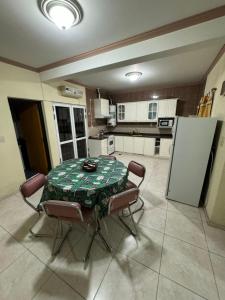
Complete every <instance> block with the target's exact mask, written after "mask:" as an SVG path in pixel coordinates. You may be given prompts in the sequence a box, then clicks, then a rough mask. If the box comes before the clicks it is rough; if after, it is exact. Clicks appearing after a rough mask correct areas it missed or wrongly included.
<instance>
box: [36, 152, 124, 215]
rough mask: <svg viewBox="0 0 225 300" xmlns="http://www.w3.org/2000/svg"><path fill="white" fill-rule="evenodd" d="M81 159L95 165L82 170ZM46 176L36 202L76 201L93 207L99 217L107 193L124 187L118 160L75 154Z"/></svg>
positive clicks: (105, 208) (105, 213)
mask: <svg viewBox="0 0 225 300" xmlns="http://www.w3.org/2000/svg"><path fill="white" fill-rule="evenodd" d="M85 160H88V161H91V162H92V163H95V164H96V165H97V168H96V170H95V171H94V172H87V171H85V170H83V168H82V167H83V164H84V161H85ZM47 179H48V180H47V183H46V185H45V187H44V189H43V193H42V197H41V200H40V204H39V205H41V203H42V202H43V201H47V200H61V201H71V202H78V203H80V205H81V207H82V206H83V207H87V208H95V209H97V211H98V215H99V217H103V216H105V215H107V211H108V201H109V198H110V196H112V195H114V194H117V193H119V192H122V191H124V190H125V187H126V183H127V180H128V169H127V167H126V166H125V165H124V164H123V163H122V162H121V161H119V160H109V159H107V158H103V157H92V158H88V159H85V158H80V159H79V158H78V159H72V160H67V161H65V162H63V163H62V164H60V165H58V166H57V167H55V168H53V169H52V170H51V171H50V172H49V174H48V176H47Z"/></svg>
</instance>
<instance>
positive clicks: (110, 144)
mask: <svg viewBox="0 0 225 300" xmlns="http://www.w3.org/2000/svg"><path fill="white" fill-rule="evenodd" d="M114 152H115V137H114V135H109V136H108V154H112V153H114Z"/></svg>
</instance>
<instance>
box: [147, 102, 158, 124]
mask: <svg viewBox="0 0 225 300" xmlns="http://www.w3.org/2000/svg"><path fill="white" fill-rule="evenodd" d="M157 120H158V101H149V102H148V121H149V122H157Z"/></svg>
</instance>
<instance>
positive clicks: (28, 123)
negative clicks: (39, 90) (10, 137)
mask: <svg viewBox="0 0 225 300" xmlns="http://www.w3.org/2000/svg"><path fill="white" fill-rule="evenodd" d="M9 107H10V110H11V114H12V119H13V124H14V128H15V133H16V138H17V143H18V146H19V150H20V155H21V160H22V163H23V168H24V173H25V176H26V178H30V177H32V176H33V175H35V174H37V173H43V174H47V173H48V171H49V170H50V168H51V163H50V157H49V149H48V144H47V138H46V131H45V126H44V119H43V112H42V107H41V102H40V101H33V100H23V99H14V98H9Z"/></svg>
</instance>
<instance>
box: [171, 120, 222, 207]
mask: <svg viewBox="0 0 225 300" xmlns="http://www.w3.org/2000/svg"><path fill="white" fill-rule="evenodd" d="M216 124H217V120H216V119H212V118H185V117H179V118H178V119H177V124H176V132H175V137H174V145H173V153H172V157H171V163H170V170H169V179H168V186H167V192H166V197H167V198H168V199H171V200H175V201H178V202H183V203H186V204H189V205H193V206H196V207H198V206H199V200H200V196H201V191H202V186H203V182H204V178H205V173H206V169H207V164H208V160H209V155H210V151H211V147H212V142H213V138H214V134H215V130H216Z"/></svg>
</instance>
